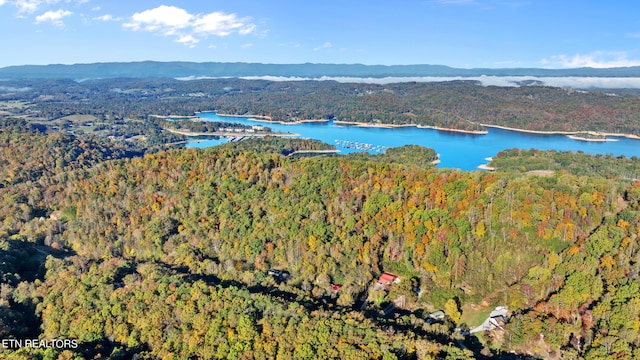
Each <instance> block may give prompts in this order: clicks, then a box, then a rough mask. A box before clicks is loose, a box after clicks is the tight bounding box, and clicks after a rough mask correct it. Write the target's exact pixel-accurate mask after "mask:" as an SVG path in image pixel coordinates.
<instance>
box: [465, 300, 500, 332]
mask: <svg viewBox="0 0 640 360" xmlns="http://www.w3.org/2000/svg"><path fill="white" fill-rule="evenodd" d="M508 322H509V308H507V307H506V306H497V307H496V308H495V310H493V311H492V312H491V314H489V317H488V318H487V319H486V320H485V321H484V322H483V323H482V325H480V326H477V327H475V328H473V329H471V330H469V333H471V334H473V333H475V332H480V331H491V330H496V329H499V330H502V331H504V326H505V325H506V324H507V323H508Z"/></svg>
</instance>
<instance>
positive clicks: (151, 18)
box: [123, 5, 256, 46]
mask: <svg viewBox="0 0 640 360" xmlns="http://www.w3.org/2000/svg"><path fill="white" fill-rule="evenodd" d="M123 27H124V28H126V29H131V30H134V31H148V32H158V33H160V34H162V35H165V36H174V37H176V41H177V42H179V43H183V44H185V45H188V46H194V45H195V44H196V43H198V42H200V40H201V39H202V38H205V37H207V36H218V37H224V36H228V35H231V34H233V33H237V34H240V35H248V34H251V33H253V32H254V31H255V29H256V25H254V24H252V23H251V22H250V19H249V18H240V17H238V15H236V14H227V13H224V12H221V11H216V12H212V13H208V14H191V13H189V12H188V11H186V10H185V9H181V8H179V7H175V6H167V5H161V6H159V7H157V8H154V9H150V10H145V11H143V12H139V13H135V14H133V16H131V20H130V21H129V22H127V23H125V24H124V25H123Z"/></svg>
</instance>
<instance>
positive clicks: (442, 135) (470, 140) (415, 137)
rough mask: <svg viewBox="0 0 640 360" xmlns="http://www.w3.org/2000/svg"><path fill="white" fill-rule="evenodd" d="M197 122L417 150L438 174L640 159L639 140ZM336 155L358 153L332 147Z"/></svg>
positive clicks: (234, 119)
mask: <svg viewBox="0 0 640 360" xmlns="http://www.w3.org/2000/svg"><path fill="white" fill-rule="evenodd" d="M199 117H201V118H203V119H207V120H210V121H225V122H234V123H241V124H245V125H264V126H268V127H270V128H271V129H273V131H277V132H292V133H296V134H300V135H301V137H303V138H310V139H317V140H320V141H323V142H326V143H328V144H332V145H336V143H335V140H346V141H354V142H359V143H368V144H373V145H375V146H377V145H382V146H387V147H394V146H402V145H407V144H414V145H422V146H425V147H430V148H433V149H435V150H436V152H438V153H439V154H440V161H441V162H440V164H439V165H438V167H441V168H459V169H463V170H474V169H477V167H478V165H481V164H485V163H487V161H486V160H485V158H487V157H492V156H495V155H496V154H497V153H498V152H500V151H501V150H504V149H511V148H520V149H532V148H535V149H541V150H558V151H566V150H572V151H584V152H585V153H592V154H613V155H625V156H627V157H631V156H638V157H640V140H633V139H627V138H622V137H620V138H615V139H616V140H618V141H607V142H586V141H579V140H572V139H569V138H567V137H566V136H564V135H539V134H525V133H521V132H517V131H509V130H502V129H493V128H489V129H488V130H489V133H488V134H486V135H471V134H462V133H455V132H447V131H438V130H432V129H418V128H415V127H405V128H394V129H384V128H364V127H358V126H343V125H338V124H335V123H333V122H328V123H327V122H323V123H303V124H296V125H285V124H276V123H265V122H259V121H254V120H249V119H248V118H243V117H225V116H218V115H216V114H215V113H201V114H199ZM225 142H226V139H224V138H221V139H212V140H203V141H200V142H190V143H188V144H187V146H188V147H199V148H202V147H209V146H215V145H220V144H223V143H225ZM337 148H338V150H340V152H341V153H343V154H345V153H349V152H354V151H359V150H355V149H346V148H341V147H337Z"/></svg>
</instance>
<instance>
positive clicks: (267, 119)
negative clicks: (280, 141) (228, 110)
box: [195, 111, 329, 125]
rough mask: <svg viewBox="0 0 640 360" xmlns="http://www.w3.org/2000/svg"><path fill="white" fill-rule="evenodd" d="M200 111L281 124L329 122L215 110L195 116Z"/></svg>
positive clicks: (327, 120)
mask: <svg viewBox="0 0 640 360" xmlns="http://www.w3.org/2000/svg"><path fill="white" fill-rule="evenodd" d="M202 113H214V114H216V116H222V117H238V118H247V120H250V121H258V122H265V123H274V124H282V125H299V124H304V123H312V122H329V119H320V120H314V119H308V120H295V121H282V120H273V119H272V118H271V116H266V115H253V114H248V115H234V114H223V113H218V112H215V111H200V112H197V113H196V116H195V117H196V118H199V117H198V116H197V114H202Z"/></svg>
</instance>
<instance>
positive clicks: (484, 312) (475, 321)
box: [460, 305, 493, 328]
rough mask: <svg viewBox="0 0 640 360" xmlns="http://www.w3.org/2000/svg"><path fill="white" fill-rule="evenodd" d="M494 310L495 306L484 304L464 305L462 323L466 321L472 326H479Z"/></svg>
mask: <svg viewBox="0 0 640 360" xmlns="http://www.w3.org/2000/svg"><path fill="white" fill-rule="evenodd" d="M492 311H493V308H491V307H490V308H486V307H484V306H479V305H476V306H475V307H472V306H471V305H464V306H463V307H462V316H461V317H460V323H466V324H467V325H469V327H470V328H473V327H476V326H479V325H480V324H482V323H483V322H484V321H485V320H486V319H487V317H488V316H489V314H491V312H492Z"/></svg>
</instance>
